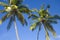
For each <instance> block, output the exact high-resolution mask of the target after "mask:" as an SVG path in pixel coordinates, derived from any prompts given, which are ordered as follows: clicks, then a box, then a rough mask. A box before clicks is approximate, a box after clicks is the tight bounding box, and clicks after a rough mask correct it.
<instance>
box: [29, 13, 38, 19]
mask: <svg viewBox="0 0 60 40" xmlns="http://www.w3.org/2000/svg"><path fill="white" fill-rule="evenodd" d="M29 18H32V19H36V18H38V16H37V15H35V14H31V15H29V17H28V19H29Z"/></svg>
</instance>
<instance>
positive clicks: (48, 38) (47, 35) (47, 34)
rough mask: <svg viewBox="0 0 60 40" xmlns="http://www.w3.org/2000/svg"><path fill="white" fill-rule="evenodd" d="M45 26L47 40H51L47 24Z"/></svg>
mask: <svg viewBox="0 0 60 40" xmlns="http://www.w3.org/2000/svg"><path fill="white" fill-rule="evenodd" d="M43 25H44V29H45V31H46V36H45V37H46V40H50V37H49V33H48V30H47V27H46V24H45V23H43Z"/></svg>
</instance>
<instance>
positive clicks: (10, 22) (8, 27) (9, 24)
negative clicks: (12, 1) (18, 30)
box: [7, 17, 13, 30]
mask: <svg viewBox="0 0 60 40" xmlns="http://www.w3.org/2000/svg"><path fill="white" fill-rule="evenodd" d="M12 22H13V18H12V17H11V18H10V21H9V23H8V26H7V30H9V29H10V28H11V25H12Z"/></svg>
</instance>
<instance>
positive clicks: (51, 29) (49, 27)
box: [45, 22, 56, 37]
mask: <svg viewBox="0 0 60 40" xmlns="http://www.w3.org/2000/svg"><path fill="white" fill-rule="evenodd" d="M45 24H46V27H47V29H48V30H49V31H51V32H52V34H53V36H54V37H56V32H55V30H54V29H53V27H52V25H51V24H50V23H47V22H46V23H45Z"/></svg>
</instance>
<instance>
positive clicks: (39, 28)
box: [37, 23, 41, 40]
mask: <svg viewBox="0 0 60 40" xmlns="http://www.w3.org/2000/svg"><path fill="white" fill-rule="evenodd" d="M40 30H41V23H39V27H38V33H37V40H39V32H40Z"/></svg>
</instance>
